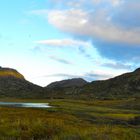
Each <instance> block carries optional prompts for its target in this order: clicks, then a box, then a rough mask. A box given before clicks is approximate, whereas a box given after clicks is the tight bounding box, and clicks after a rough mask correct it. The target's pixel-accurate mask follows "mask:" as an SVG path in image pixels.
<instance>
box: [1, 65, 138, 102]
mask: <svg viewBox="0 0 140 140" xmlns="http://www.w3.org/2000/svg"><path fill="white" fill-rule="evenodd" d="M0 97H14V98H70V99H93V98H100V99H101V98H102V99H105V98H129V97H135V98H137V97H138V98H139V97H140V68H138V69H136V70H135V71H133V72H129V73H125V74H122V75H120V76H116V77H114V78H111V79H108V80H103V81H93V82H87V81H85V80H84V79H82V78H74V79H68V80H62V81H57V82H53V83H51V84H50V85H48V86H46V87H44V88H43V87H40V86H38V85H35V84H33V83H31V82H29V81H27V80H26V79H25V78H24V76H23V75H22V74H20V73H19V72H18V71H17V70H15V69H11V68H2V67H0Z"/></svg>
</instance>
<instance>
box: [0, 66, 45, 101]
mask: <svg viewBox="0 0 140 140" xmlns="http://www.w3.org/2000/svg"><path fill="white" fill-rule="evenodd" d="M42 92H43V89H42V88H41V87H39V86H37V85H35V84H33V83H30V82H29V81H27V80H26V79H25V78H24V76H23V75H22V74H20V73H19V72H18V71H16V70H15V69H11V68H2V67H0V97H16V98H29V97H39V96H40V94H42Z"/></svg>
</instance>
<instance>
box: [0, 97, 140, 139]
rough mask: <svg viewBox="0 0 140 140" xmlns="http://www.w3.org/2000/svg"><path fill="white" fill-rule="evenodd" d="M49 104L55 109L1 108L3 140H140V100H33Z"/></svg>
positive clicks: (0, 122) (1, 134)
mask: <svg viewBox="0 0 140 140" xmlns="http://www.w3.org/2000/svg"><path fill="white" fill-rule="evenodd" d="M0 100H1V101H14V102H15V101H16V102H47V103H48V102H49V103H50V105H52V106H53V107H52V108H48V109H35V108H34V109H32V108H12V107H11V108H8V107H0V140H139V139H140V124H137V125H132V124H131V123H129V122H130V120H133V119H134V118H135V117H138V116H140V99H123V100H91V101H85V100H66V99H65V100H62V99H61V100H60V99H56V100H33V99H26V100H25V99H0Z"/></svg>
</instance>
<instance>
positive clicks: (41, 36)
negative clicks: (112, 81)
mask: <svg viewBox="0 0 140 140" xmlns="http://www.w3.org/2000/svg"><path fill="white" fill-rule="evenodd" d="M0 19H1V21H0V66H2V67H10V68H14V69H16V70H18V71H19V72H20V73H22V74H23V75H24V76H25V78H26V79H27V80H28V81H31V82H33V83H35V84H38V85H41V86H46V85H48V84H49V83H51V82H54V81H59V80H63V79H71V78H79V77H81V78H84V79H85V80H87V81H93V80H104V79H108V78H112V77H114V76H117V75H120V74H122V73H125V72H130V71H133V70H134V69H136V68H138V67H140V1H139V0H88V1H87V0H0Z"/></svg>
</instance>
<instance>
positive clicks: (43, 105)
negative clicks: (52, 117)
mask: <svg viewBox="0 0 140 140" xmlns="http://www.w3.org/2000/svg"><path fill="white" fill-rule="evenodd" d="M0 106H8V107H26V108H49V107H50V106H49V105H48V103H21V102H18V103H17V102H0Z"/></svg>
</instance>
